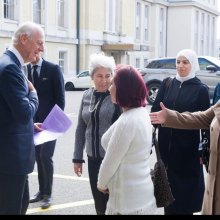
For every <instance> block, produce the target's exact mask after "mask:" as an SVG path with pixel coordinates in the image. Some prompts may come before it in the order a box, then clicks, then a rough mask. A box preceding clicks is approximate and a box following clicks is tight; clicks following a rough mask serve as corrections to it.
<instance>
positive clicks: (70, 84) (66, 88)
mask: <svg viewBox="0 0 220 220" xmlns="http://www.w3.org/2000/svg"><path fill="white" fill-rule="evenodd" d="M65 90H66V91H73V90H74V85H73V83H71V82H67V83H66V84H65Z"/></svg>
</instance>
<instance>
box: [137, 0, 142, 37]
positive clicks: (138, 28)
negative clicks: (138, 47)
mask: <svg viewBox="0 0 220 220" xmlns="http://www.w3.org/2000/svg"><path fill="white" fill-rule="evenodd" d="M136 39H138V40H140V39H141V3H140V2H137V4H136Z"/></svg>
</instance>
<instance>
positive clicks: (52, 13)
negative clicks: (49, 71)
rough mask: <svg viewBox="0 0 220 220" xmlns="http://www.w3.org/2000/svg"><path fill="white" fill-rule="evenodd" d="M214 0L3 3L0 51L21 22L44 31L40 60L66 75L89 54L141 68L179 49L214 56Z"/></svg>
mask: <svg viewBox="0 0 220 220" xmlns="http://www.w3.org/2000/svg"><path fill="white" fill-rule="evenodd" d="M217 4H218V1H217V0H197V1H196V0H195V1H190V0H189V1H182V0H2V1H0V52H3V51H4V50H5V49H6V48H7V47H8V46H9V45H10V42H11V37H12V34H13V31H14V30H15V29H16V28H17V26H18V25H19V24H20V23H22V22H24V21H34V22H37V23H40V24H41V25H42V27H43V28H44V30H45V33H46V47H45V54H44V57H45V59H47V60H50V61H52V62H55V63H58V64H59V65H60V66H61V67H62V70H63V73H64V74H65V75H71V74H76V73H78V72H80V71H82V70H86V69H88V64H89V63H88V62H89V56H90V54H91V53H96V52H100V51H103V52H105V53H106V54H107V55H111V56H114V58H115V60H116V63H127V64H131V65H134V66H135V67H138V68H143V67H144V65H145V64H146V62H147V60H148V59H149V58H154V57H163V56H175V55H176V53H177V52H178V51H179V50H181V49H183V48H191V49H194V50H195V51H196V52H197V53H198V54H199V55H211V56H216V57H217V56H218V55H217V44H216V43H217V39H216V38H217V36H216V28H217V17H218V15H219V12H218V11H217Z"/></svg>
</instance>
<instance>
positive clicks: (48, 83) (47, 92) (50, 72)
mask: <svg viewBox="0 0 220 220" xmlns="http://www.w3.org/2000/svg"><path fill="white" fill-rule="evenodd" d="M27 70H28V79H29V80H30V81H31V82H33V81H32V77H31V65H30V64H28V65H27ZM37 95H38V98H39V107H38V110H37V113H36V115H35V122H43V121H44V119H45V118H46V117H47V115H48V114H49V112H50V111H51V110H52V108H53V107H54V105H55V104H57V105H58V106H59V107H60V108H61V109H64V106H65V90H64V79H63V74H62V72H61V69H60V67H59V66H58V65H56V64H54V63H51V62H48V61H46V60H43V62H42V66H41V70H40V77H39V83H38V88H37Z"/></svg>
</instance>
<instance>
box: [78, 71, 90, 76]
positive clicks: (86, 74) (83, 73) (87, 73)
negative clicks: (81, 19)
mask: <svg viewBox="0 0 220 220" xmlns="http://www.w3.org/2000/svg"><path fill="white" fill-rule="evenodd" d="M87 76H89V71H85V72H82V73H80V74H79V77H87Z"/></svg>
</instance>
